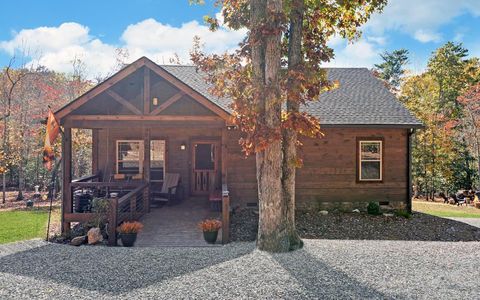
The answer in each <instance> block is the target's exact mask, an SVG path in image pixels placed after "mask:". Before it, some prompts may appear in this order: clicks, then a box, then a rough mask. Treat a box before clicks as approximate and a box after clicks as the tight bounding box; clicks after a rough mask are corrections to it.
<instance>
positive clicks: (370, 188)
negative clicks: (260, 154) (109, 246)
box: [55, 57, 422, 241]
mask: <svg viewBox="0 0 480 300" xmlns="http://www.w3.org/2000/svg"><path fill="white" fill-rule="evenodd" d="M328 74H329V78H330V79H331V80H338V81H339V82H340V87H339V88H338V89H336V90H333V91H330V92H328V93H325V94H322V96H321V98H320V99H319V101H317V102H315V103H312V104H311V105H310V106H308V107H305V108H304V109H305V110H307V111H308V112H309V113H311V114H312V115H314V116H316V117H318V118H319V119H320V122H321V123H322V126H323V131H324V133H325V137H324V138H323V139H321V140H313V139H304V140H303V141H302V142H303V143H304V146H303V147H302V149H301V153H302V155H303V159H304V166H303V167H302V168H300V169H298V171H297V183H296V197H297V206H298V207H299V208H312V207H313V208H316V209H318V208H319V207H323V206H348V207H352V208H353V207H357V206H360V207H363V208H364V207H365V204H366V203H368V202H369V201H378V202H380V203H381V204H384V205H390V206H393V207H405V208H409V205H410V198H411V197H410V190H411V187H410V138H411V135H412V133H413V132H414V129H415V128H419V127H421V126H422V124H421V123H420V122H419V121H418V120H417V119H416V118H415V117H413V116H412V114H411V113H410V112H409V111H408V110H407V109H406V108H405V107H404V106H403V105H402V104H401V103H400V102H399V101H398V100H397V99H396V98H395V96H394V95H393V94H391V93H390V92H389V91H388V89H387V88H386V87H385V86H384V85H383V83H381V82H380V81H378V80H377V79H376V78H374V77H373V75H372V74H371V73H370V71H369V70H367V69H353V68H346V69H329V70H328ZM230 102H231V101H230V100H229V99H219V98H217V97H214V96H213V95H211V94H210V93H209V92H208V85H207V84H206V83H205V81H204V79H203V77H202V74H201V73H199V72H197V71H196V69H195V67H193V66H180V65H175V66H160V65H157V64H155V63H154V62H152V61H151V60H149V59H148V58H145V57H142V58H140V59H139V60H137V61H135V62H133V63H132V64H130V65H128V66H126V67H125V68H124V69H122V70H121V71H119V72H118V73H116V74H115V75H113V76H112V77H110V78H109V79H107V80H106V81H104V82H103V83H101V84H99V85H97V86H96V87H94V88H93V89H91V90H90V91H88V92H87V93H85V94H84V95H82V96H80V97H79V98H77V99H76V100H74V101H72V102H71V103H69V104H68V105H66V106H65V107H63V108H61V109H60V110H58V111H57V112H56V113H55V115H56V117H57V119H58V120H59V122H60V124H61V125H62V126H63V128H64V136H63V149H62V154H63V174H64V176H63V195H64V196H63V213H62V221H63V222H62V228H63V230H64V231H68V230H69V228H70V223H71V222H80V221H86V220H89V219H91V218H92V216H93V215H92V213H91V212H85V211H82V209H79V204H78V201H77V202H76V201H75V199H74V198H75V193H76V191H78V190H79V189H88V188H90V189H99V188H103V189H105V190H107V192H109V193H110V194H111V191H128V193H126V194H125V193H124V194H123V195H122V196H121V197H120V199H118V198H117V199H116V200H115V201H112V209H111V210H110V216H109V218H110V220H111V222H114V223H115V224H118V223H119V222H121V221H122V220H125V219H128V218H138V217H140V216H141V215H143V214H145V213H148V211H149V209H150V205H151V202H152V195H154V193H155V191H158V190H161V189H162V186H163V185H164V182H165V179H166V174H179V178H180V180H179V182H180V183H179V185H180V186H181V189H179V190H178V193H180V194H181V195H179V196H178V197H181V198H184V199H188V198H189V197H191V196H200V198H202V197H205V199H208V198H209V197H212V195H217V196H218V198H219V199H218V200H221V202H222V208H223V218H224V223H226V224H227V225H228V212H229V208H230V207H237V206H239V207H245V206H256V205H257V182H256V175H255V158H254V157H249V158H245V157H244V155H243V154H242V152H241V148H240V146H239V144H238V140H239V138H240V132H239V131H238V130H236V129H235V127H234V126H232V124H230V123H229V119H230V115H231V113H232V110H231V108H230ZM72 128H86V129H91V130H92V141H93V143H92V176H88V177H85V178H80V179H78V178H72V176H71V174H72V170H71V167H72V160H71V157H72V141H71V138H72V134H71V130H72ZM114 195H116V194H115V193H114ZM106 196H107V197H108V196H109V194H108V193H107V194H106ZM110 227H111V228H113V229H111V230H113V231H112V233H113V234H114V227H115V226H110ZM223 234H224V237H223V238H224V240H225V241H226V240H228V227H227V228H226V230H224V233H223Z"/></svg>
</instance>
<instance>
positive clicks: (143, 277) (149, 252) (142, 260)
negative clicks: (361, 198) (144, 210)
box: [0, 243, 255, 294]
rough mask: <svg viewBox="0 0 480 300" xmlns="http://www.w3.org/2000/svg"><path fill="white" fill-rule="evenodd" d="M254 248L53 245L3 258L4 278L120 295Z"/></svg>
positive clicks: (1, 260) (238, 245) (239, 245)
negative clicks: (22, 279)
mask: <svg viewBox="0 0 480 300" xmlns="http://www.w3.org/2000/svg"><path fill="white" fill-rule="evenodd" d="M254 247H255V245H253V244H250V243H249V244H247V243H244V244H236V245H235V247H231V246H228V245H227V246H225V247H205V248H200V247H199V248H130V249H127V248H120V247H118V248H113V247H101V246H81V247H78V248H77V247H72V246H67V245H54V244H50V245H47V246H43V247H39V248H35V249H31V250H27V251H23V252H19V253H15V254H11V255H8V256H5V257H2V258H0V272H5V273H10V274H14V275H20V276H26V277H33V278H35V279H38V280H52V281H55V282H57V283H60V284H66V285H70V286H74V287H78V288H82V289H87V290H93V291H97V292H103V293H112V294H119V293H124V292H129V291H132V290H134V289H138V288H143V287H147V286H149V285H152V284H154V283H158V282H161V281H163V280H167V279H170V278H173V277H177V276H181V275H184V274H187V273H191V272H195V271H197V270H200V269H203V268H207V267H211V266H214V265H217V264H220V263H223V262H226V261H229V260H233V259H235V258H238V257H240V256H243V255H246V254H248V253H250V252H252V251H253V249H254ZM227 248H228V249H227Z"/></svg>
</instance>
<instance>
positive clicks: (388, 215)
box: [383, 213, 394, 217]
mask: <svg viewBox="0 0 480 300" xmlns="http://www.w3.org/2000/svg"><path fill="white" fill-rule="evenodd" d="M383 215H384V216H385V217H393V216H394V214H392V213H383Z"/></svg>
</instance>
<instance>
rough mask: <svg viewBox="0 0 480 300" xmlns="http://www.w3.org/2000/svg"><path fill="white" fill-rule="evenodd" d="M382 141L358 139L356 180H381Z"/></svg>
mask: <svg viewBox="0 0 480 300" xmlns="http://www.w3.org/2000/svg"><path fill="white" fill-rule="evenodd" d="M382 144H383V142H382V141H378V140H364V141H359V147H358V149H359V154H358V159H359V160H358V168H359V170H358V180H359V181H382V176H383V174H382V163H383V162H382V159H383V156H382V155H383V153H382V151H383V150H382Z"/></svg>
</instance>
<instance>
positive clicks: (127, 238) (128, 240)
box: [120, 233, 137, 247]
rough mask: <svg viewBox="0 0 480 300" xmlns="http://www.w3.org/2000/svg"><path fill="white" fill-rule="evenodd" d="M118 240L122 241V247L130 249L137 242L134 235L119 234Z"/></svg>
mask: <svg viewBox="0 0 480 300" xmlns="http://www.w3.org/2000/svg"><path fill="white" fill-rule="evenodd" d="M120 239H121V240H122V245H123V246H124V247H132V246H133V245H134V244H135V241H136V240H137V234H136V233H121V234H120Z"/></svg>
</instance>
